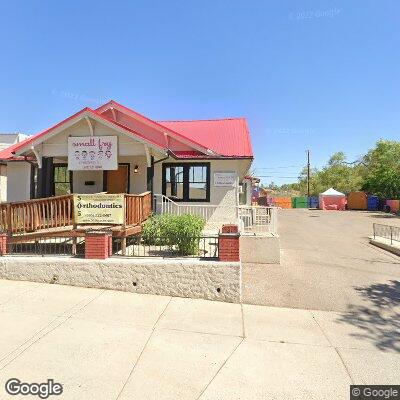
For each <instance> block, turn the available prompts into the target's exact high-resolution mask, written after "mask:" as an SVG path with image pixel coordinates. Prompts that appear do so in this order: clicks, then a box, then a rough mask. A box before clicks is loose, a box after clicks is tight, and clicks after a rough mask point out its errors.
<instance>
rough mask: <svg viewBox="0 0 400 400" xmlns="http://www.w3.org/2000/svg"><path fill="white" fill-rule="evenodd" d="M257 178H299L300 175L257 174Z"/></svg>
mask: <svg viewBox="0 0 400 400" xmlns="http://www.w3.org/2000/svg"><path fill="white" fill-rule="evenodd" d="M257 178H288V179H289V178H290V179H300V178H301V177H300V176H276V175H257Z"/></svg>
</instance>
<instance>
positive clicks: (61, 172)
mask: <svg viewBox="0 0 400 400" xmlns="http://www.w3.org/2000/svg"><path fill="white" fill-rule="evenodd" d="M53 171H54V173H53V176H54V196H62V195H65V194H70V193H71V191H72V190H71V182H70V173H69V171H68V169H67V166H66V165H54V168H53Z"/></svg>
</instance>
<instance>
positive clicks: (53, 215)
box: [0, 192, 151, 243]
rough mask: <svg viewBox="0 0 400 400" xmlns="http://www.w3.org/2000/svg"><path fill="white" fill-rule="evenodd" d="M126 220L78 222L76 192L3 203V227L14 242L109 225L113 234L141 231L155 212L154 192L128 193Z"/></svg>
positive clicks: (0, 223) (81, 232)
mask: <svg viewBox="0 0 400 400" xmlns="http://www.w3.org/2000/svg"><path fill="white" fill-rule="evenodd" d="M124 198H125V222H124V224H122V225H102V224H95V225H93V224H85V225H76V224H75V223H74V207H73V196H72V195H67V196H58V197H50V198H44V199H35V200H28V201H24V202H15V203H2V204H0V229H1V230H2V231H3V232H7V234H8V236H9V242H10V243H22V242H28V241H31V240H35V239H38V238H43V237H83V236H85V232H86V231H88V230H92V229H98V230H99V229H100V230H101V229H109V230H111V232H112V235H113V237H118V238H126V237H128V236H131V235H136V234H139V233H140V232H141V230H142V224H143V222H144V221H146V220H147V218H148V217H149V216H150V214H151V193H150V192H146V193H142V194H139V195H134V194H125V195H124Z"/></svg>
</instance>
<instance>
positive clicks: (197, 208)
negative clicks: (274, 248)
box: [154, 194, 278, 234]
mask: <svg viewBox="0 0 400 400" xmlns="http://www.w3.org/2000/svg"><path fill="white" fill-rule="evenodd" d="M154 211H155V212H156V213H157V214H176V215H182V214H191V215H199V216H200V217H202V218H203V219H204V220H205V221H206V228H205V230H206V231H214V230H216V231H218V230H219V229H220V228H221V226H222V225H223V224H238V225H239V228H240V231H241V232H242V233H250V234H257V233H260V234H262V233H271V234H277V228H278V227H277V208H276V207H263V206H225V205H210V204H179V203H176V202H174V201H173V200H171V199H169V198H168V197H166V196H164V195H162V194H156V195H154Z"/></svg>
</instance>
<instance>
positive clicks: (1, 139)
mask: <svg viewBox="0 0 400 400" xmlns="http://www.w3.org/2000/svg"><path fill="white" fill-rule="evenodd" d="M27 137H28V136H27V135H24V134H23V133H0V151H1V150H4V149H6V148H7V147H10V146H12V145H14V144H16V143H19V142H22V141H23V140H24V139H26V138H27ZM6 200H7V164H6V163H5V162H1V161H0V202H3V201H6Z"/></svg>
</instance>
